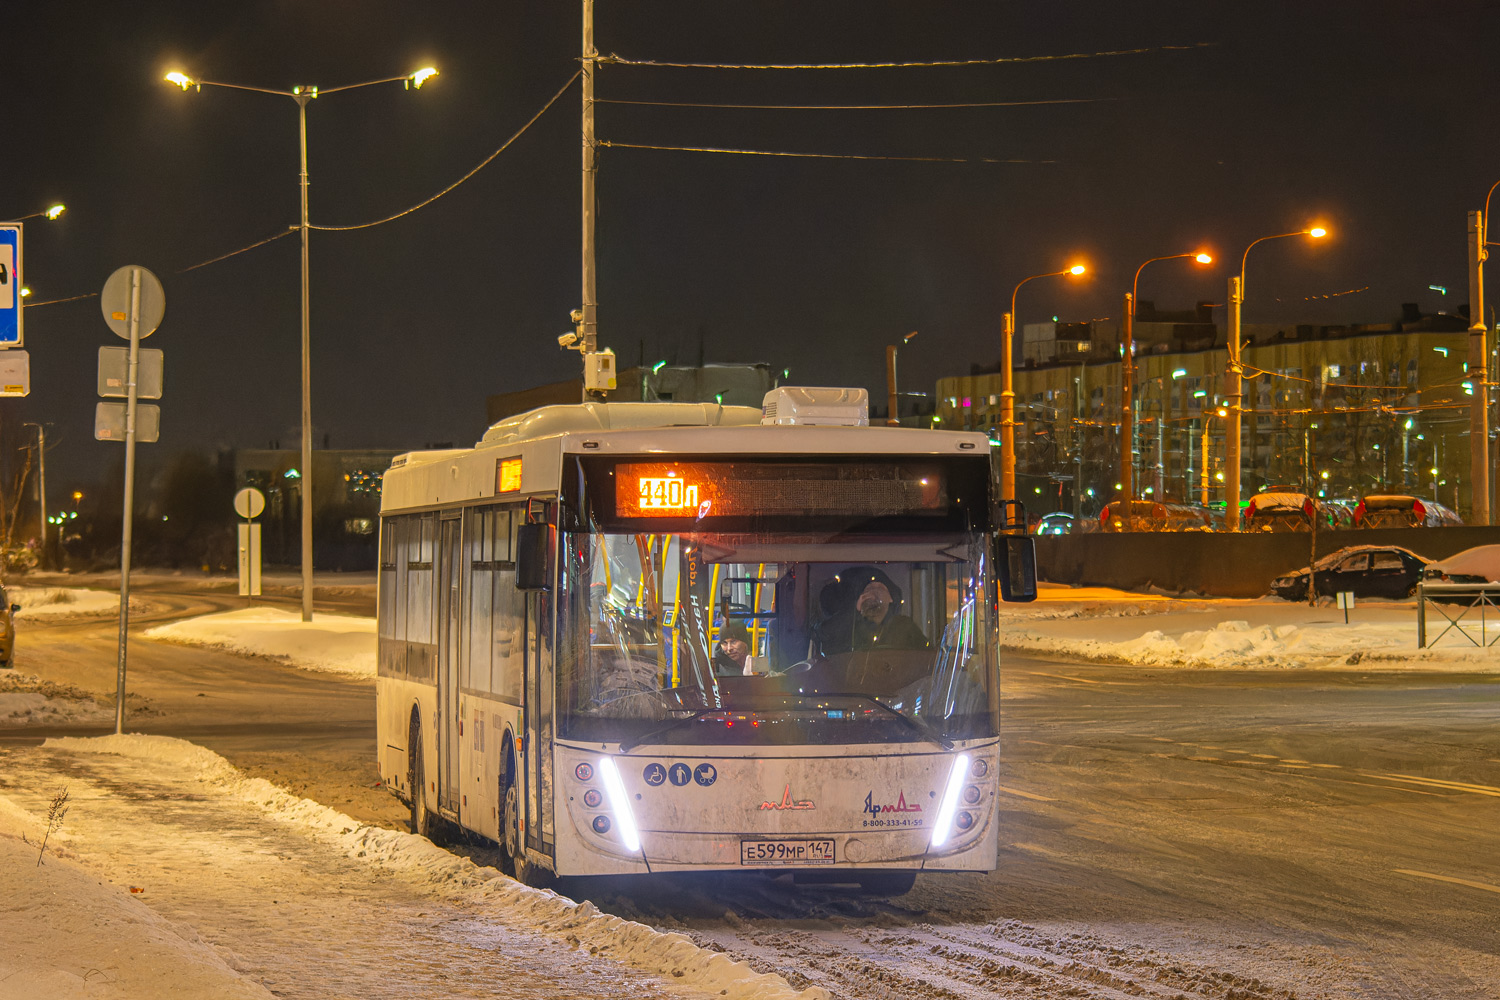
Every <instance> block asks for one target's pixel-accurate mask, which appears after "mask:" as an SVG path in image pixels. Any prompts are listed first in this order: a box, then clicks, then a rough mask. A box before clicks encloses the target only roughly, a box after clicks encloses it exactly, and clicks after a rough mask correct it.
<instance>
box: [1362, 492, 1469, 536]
mask: <svg viewBox="0 0 1500 1000" xmlns="http://www.w3.org/2000/svg"><path fill="white" fill-rule="evenodd" d="M1463 523H1464V522H1463V519H1462V518H1460V517H1459V516H1458V515H1457V514H1455V513H1453V511H1451V510H1449V509H1448V508H1447V507H1444V506H1443V505H1442V504H1440V503H1437V502H1436V501H1433V500H1423V499H1421V498H1420V497H1413V496H1406V495H1405V494H1390V495H1383V494H1382V495H1378V496H1368V497H1365V498H1363V499H1362V500H1360V502H1359V506H1358V507H1355V508H1354V524H1355V526H1356V527H1360V528H1441V527H1448V526H1453V527H1458V526H1461V525H1462V524H1463Z"/></svg>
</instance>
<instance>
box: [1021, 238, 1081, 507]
mask: <svg viewBox="0 0 1500 1000" xmlns="http://www.w3.org/2000/svg"><path fill="white" fill-rule="evenodd" d="M1084 270H1085V268H1084V266H1083V265H1082V264H1074V265H1073V266H1072V267H1070V268H1067V269H1065V270H1062V271H1048V272H1047V273H1046V274H1033V275H1031V276H1030V277H1026V278H1022V279H1021V280H1020V281H1019V282H1018V283H1017V284H1016V287H1015V288H1014V289H1012V290H1011V293H1010V312H1008V313H1006V314H1005V315H1004V316H1003V317H1001V323H1000V328H1001V329H1002V330H1003V331H1004V336H1003V337H1002V343H1001V345H1000V498H1001V499H1002V500H1014V499H1015V498H1016V390H1015V372H1014V368H1015V365H1014V358H1015V339H1016V294H1017V293H1018V292H1020V290H1021V286H1022V285H1024V284H1026V282H1028V281H1034V280H1036V279H1037V278H1055V277H1058V276H1059V275H1063V274H1071V275H1075V276H1076V275H1080V274H1082V273H1083V272H1084Z"/></svg>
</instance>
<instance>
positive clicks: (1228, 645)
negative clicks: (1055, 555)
mask: <svg viewBox="0 0 1500 1000" xmlns="http://www.w3.org/2000/svg"><path fill="white" fill-rule="evenodd" d="M1466 623H1467V619H1466ZM1427 624H1428V637H1429V642H1432V641H1433V640H1434V639H1436V640H1437V641H1436V644H1435V645H1432V646H1429V648H1426V649H1418V648H1417V605H1416V602H1415V601H1368V602H1362V603H1357V604H1356V606H1355V608H1354V609H1353V610H1351V611H1350V613H1349V622H1348V623H1347V624H1346V623H1345V622H1344V612H1343V611H1341V610H1339V609H1338V608H1336V607H1332V606H1330V605H1329V604H1327V603H1322V604H1319V605H1318V606H1317V607H1315V608H1310V607H1308V606H1307V605H1305V604H1293V603H1291V602H1289V601H1283V600H1279V599H1276V598H1261V599H1258V600H1250V601H1246V600H1202V601H1183V600H1173V599H1166V598H1158V597H1153V596H1151V595H1143V594H1129V593H1125V592H1122V591H1104V590H1098V589H1095V590H1089V591H1084V592H1079V591H1070V590H1069V589H1067V588H1061V587H1045V588H1044V589H1043V591H1042V594H1041V597H1040V599H1039V600H1038V601H1037V602H1036V603H1035V604H1031V605H1006V606H1004V607H1003V608H1002V612H1001V624H1000V630H1001V642H1002V643H1003V644H1004V646H1005V647H1006V648H1007V649H1012V650H1016V651H1021V652H1027V653H1038V654H1042V655H1046V656H1056V657H1063V658H1070V659H1081V660H1092V661H1098V662H1106V663H1127V664H1134V665H1138V666H1152V667H1196V668H1212V669H1225V668H1233V669H1273V670H1274V669H1306V668H1318V669H1345V670H1348V669H1358V670H1366V671H1367V670H1372V669H1377V670H1378V669H1388V670H1465V671H1476V672H1484V673H1489V672H1500V646H1495V647H1492V648H1482V647H1480V646H1478V645H1476V644H1475V642H1477V641H1478V640H1479V639H1480V634H1479V625H1478V620H1477V619H1475V621H1474V624H1473V627H1472V628H1471V629H1469V630H1468V631H1469V633H1470V634H1471V635H1472V637H1473V639H1474V640H1475V641H1473V642H1471V641H1470V640H1469V639H1468V638H1465V637H1464V635H1462V634H1460V633H1459V632H1458V630H1457V629H1454V630H1451V631H1449V632H1447V634H1446V635H1443V636H1442V637H1441V638H1440V639H1438V638H1437V637H1438V635H1439V633H1441V632H1442V631H1443V628H1444V627H1445V626H1446V625H1447V622H1446V621H1445V619H1444V618H1443V616H1442V614H1441V612H1440V611H1438V610H1436V609H1432V610H1429V612H1428V619H1427ZM1497 634H1500V631H1497V628H1496V623H1495V622H1490V623H1489V627H1488V635H1487V636H1486V638H1487V639H1489V640H1493V639H1495V637H1496V635H1497Z"/></svg>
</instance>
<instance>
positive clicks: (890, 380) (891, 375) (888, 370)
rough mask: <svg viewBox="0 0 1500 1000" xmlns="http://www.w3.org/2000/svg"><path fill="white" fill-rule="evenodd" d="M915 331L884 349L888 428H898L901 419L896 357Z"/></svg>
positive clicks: (913, 335) (915, 333)
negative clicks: (897, 389) (898, 412)
mask: <svg viewBox="0 0 1500 1000" xmlns="http://www.w3.org/2000/svg"><path fill="white" fill-rule="evenodd" d="M917 332H918V331H916V330H913V331H912V332H911V333H908V334H907V335H906V336H904V337H902V338H901V343H899V344H887V345H886V348H885V391H886V398H887V406H888V408H889V412H887V414H886V418H885V422H886V426H888V427H900V426H901V418H900V417H899V416H898V415H897V412H896V411H897V410H898V409H899V402H898V400H899V398H900V397H899V394H898V393H897V392H896V355H898V354H900V353H901V348H903V347H905V346H906V344H907V342H909V341H910V340H911V338H913V337H915V336H916V335H917Z"/></svg>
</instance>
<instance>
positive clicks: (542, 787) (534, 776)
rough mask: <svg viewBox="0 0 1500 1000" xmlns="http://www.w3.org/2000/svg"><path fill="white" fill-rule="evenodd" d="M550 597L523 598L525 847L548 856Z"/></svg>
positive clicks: (537, 593) (543, 593) (539, 594)
mask: <svg viewBox="0 0 1500 1000" xmlns="http://www.w3.org/2000/svg"><path fill="white" fill-rule="evenodd" d="M552 621H553V595H552V594H551V593H550V592H546V591H534V592H532V593H530V594H528V595H527V596H526V694H525V697H524V699H523V700H524V701H525V704H526V763H525V770H526V846H527V847H530V848H531V849H532V850H536V851H542V852H543V853H546V854H551V853H552V845H553V843H554V836H553V829H552V738H553V732H552V726H553V705H552V683H553V681H552Z"/></svg>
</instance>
